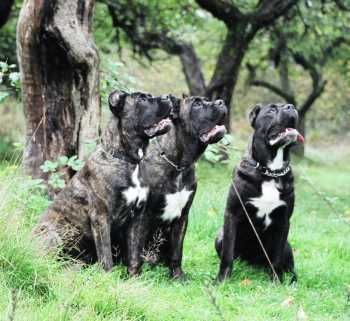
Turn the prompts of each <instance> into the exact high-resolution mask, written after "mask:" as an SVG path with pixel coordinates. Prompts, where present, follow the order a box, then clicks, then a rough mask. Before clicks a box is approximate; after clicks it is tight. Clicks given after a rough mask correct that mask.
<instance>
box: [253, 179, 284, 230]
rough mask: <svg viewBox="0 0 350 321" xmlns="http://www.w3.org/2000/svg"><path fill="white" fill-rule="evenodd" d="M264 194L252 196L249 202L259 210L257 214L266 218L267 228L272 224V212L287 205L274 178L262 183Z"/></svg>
mask: <svg viewBox="0 0 350 321" xmlns="http://www.w3.org/2000/svg"><path fill="white" fill-rule="evenodd" d="M261 189H262V195H261V196H259V197H252V198H251V199H250V200H249V201H248V203H250V204H252V205H253V206H255V207H256V209H257V210H258V211H257V213H256V216H257V217H259V218H263V219H264V225H265V228H267V227H268V226H269V225H270V224H271V222H272V221H271V218H270V214H271V213H272V212H273V210H275V209H276V208H278V207H280V206H284V205H286V202H284V201H282V200H281V199H280V192H279V191H278V189H277V187H276V182H275V181H274V180H271V181H268V182H264V183H263V184H262V187H261Z"/></svg>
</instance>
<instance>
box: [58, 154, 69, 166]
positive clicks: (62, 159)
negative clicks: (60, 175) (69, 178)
mask: <svg viewBox="0 0 350 321" xmlns="http://www.w3.org/2000/svg"><path fill="white" fill-rule="evenodd" d="M57 162H58V165H59V166H60V167H62V166H66V165H67V163H68V157H67V156H60V157H59V158H58V160H57Z"/></svg>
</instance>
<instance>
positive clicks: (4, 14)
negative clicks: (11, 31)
mask: <svg viewBox="0 0 350 321" xmlns="http://www.w3.org/2000/svg"><path fill="white" fill-rule="evenodd" d="M14 2H15V1H14V0H1V3H0V28H1V27H2V26H4V25H5V23H6V22H7V20H8V19H9V17H10V13H11V9H12V6H13V4H14Z"/></svg>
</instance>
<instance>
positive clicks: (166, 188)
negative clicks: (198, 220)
mask: <svg viewBox="0 0 350 321" xmlns="http://www.w3.org/2000/svg"><path fill="white" fill-rule="evenodd" d="M173 106H174V107H173V110H172V113H171V118H172V120H173V121H172V123H173V124H172V126H171V129H170V131H169V132H168V133H167V134H165V135H163V136H159V137H157V138H155V139H152V140H151V142H150V144H149V147H148V149H147V152H146V155H145V157H144V159H143V160H142V162H141V163H140V172H142V180H143V181H144V182H145V184H147V186H149V187H150V196H149V200H148V204H147V210H146V217H145V219H144V220H143V221H142V222H141V221H140V224H139V226H138V228H137V229H135V230H134V231H133V233H134V235H136V237H137V238H138V239H140V238H142V239H144V242H145V244H146V256H147V252H149V251H150V252H152V251H153V252H156V253H151V254H156V255H155V256H156V258H155V259H152V258H151V260H150V257H146V260H147V261H152V263H156V262H162V263H164V264H166V265H167V266H168V267H169V269H170V274H171V276H172V277H173V278H181V277H182V276H183V272H182V269H181V263H182V248H183V241H184V237H185V233H186V228H187V222H188V213H189V210H190V207H191V205H192V201H193V198H194V196H195V193H196V186H197V183H196V178H195V168H194V163H195V162H196V161H197V160H198V158H199V157H200V156H201V155H202V153H203V152H204V151H205V149H206V147H207V146H208V144H213V143H216V142H218V141H219V140H220V139H221V138H222V137H223V136H224V135H225V133H226V129H225V126H224V125H223V123H224V119H225V116H226V114H227V109H226V106H225V104H224V102H223V101H222V100H216V101H214V102H212V101H209V100H207V99H205V98H202V97H189V98H184V99H182V100H179V99H176V98H174V97H173ZM129 233H130V231H129ZM126 238H127V239H128V238H130V235H128V236H127V237H126ZM157 238H159V239H158V240H157ZM134 249H135V246H134V247H132V248H128V249H127V252H128V253H129V254H128V255H129V256H132V254H130V252H133V251H134ZM140 250H142V249H141V248H139V249H138V251H140ZM124 251H125V248H124ZM140 263H141V262H140ZM138 268H140V266H139V267H138Z"/></svg>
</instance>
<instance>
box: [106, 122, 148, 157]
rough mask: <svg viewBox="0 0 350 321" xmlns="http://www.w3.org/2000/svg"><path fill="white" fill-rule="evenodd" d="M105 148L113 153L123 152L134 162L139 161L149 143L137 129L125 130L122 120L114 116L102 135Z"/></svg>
mask: <svg viewBox="0 0 350 321" xmlns="http://www.w3.org/2000/svg"><path fill="white" fill-rule="evenodd" d="M102 145H103V148H104V149H105V150H106V151H107V152H109V153H111V154H112V155H113V154H117V153H118V154H123V155H125V156H126V158H129V159H130V160H131V161H133V162H136V163H137V162H139V161H140V160H141V159H142V158H143V155H144V153H145V149H146V147H147V145H148V140H147V139H142V138H141V137H140V136H139V135H138V134H137V133H136V131H135V130H128V131H125V130H123V122H122V120H120V119H118V118H116V117H112V118H111V120H110V121H109V122H108V125H107V128H106V130H105V132H104V135H103V137H102Z"/></svg>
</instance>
